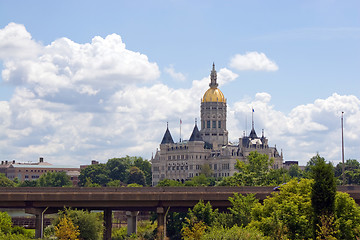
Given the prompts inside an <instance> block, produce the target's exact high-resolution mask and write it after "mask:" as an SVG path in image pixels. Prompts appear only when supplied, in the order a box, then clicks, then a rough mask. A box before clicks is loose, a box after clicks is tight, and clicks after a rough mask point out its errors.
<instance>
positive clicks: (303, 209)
mask: <svg viewBox="0 0 360 240" xmlns="http://www.w3.org/2000/svg"><path fill="white" fill-rule="evenodd" d="M312 184H313V180H309V179H301V180H300V181H299V182H298V181H297V180H296V179H293V180H291V181H289V182H288V183H287V184H284V185H282V186H281V187H280V191H279V192H274V193H273V194H272V195H271V197H269V198H267V199H265V200H264V202H263V204H262V205H261V204H255V205H254V208H253V210H252V214H251V215H252V221H251V222H250V224H249V226H250V227H255V228H256V229H259V230H260V231H261V232H262V233H263V234H264V235H265V236H268V237H270V238H271V239H274V240H275V239H287V238H288V239H309V238H311V237H312V236H313V235H312V228H311V226H312V216H313V209H312V206H311V189H312Z"/></svg>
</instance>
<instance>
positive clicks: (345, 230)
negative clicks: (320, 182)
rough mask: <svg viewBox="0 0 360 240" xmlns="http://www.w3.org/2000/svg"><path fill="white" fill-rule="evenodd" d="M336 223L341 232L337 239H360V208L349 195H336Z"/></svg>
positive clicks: (340, 193) (338, 193) (339, 193)
mask: <svg viewBox="0 0 360 240" xmlns="http://www.w3.org/2000/svg"><path fill="white" fill-rule="evenodd" d="M335 221H336V222H337V224H338V228H339V230H340V231H339V232H338V234H337V239H359V238H360V207H359V206H358V205H357V204H356V203H355V200H354V199H353V198H351V197H350V195H349V194H348V193H343V192H337V193H336V197H335Z"/></svg>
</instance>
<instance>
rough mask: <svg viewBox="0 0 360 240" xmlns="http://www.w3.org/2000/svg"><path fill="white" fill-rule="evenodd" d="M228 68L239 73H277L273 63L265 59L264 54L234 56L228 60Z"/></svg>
mask: <svg viewBox="0 0 360 240" xmlns="http://www.w3.org/2000/svg"><path fill="white" fill-rule="evenodd" d="M229 65H230V67H232V68H234V69H237V70H239V71H244V70H253V71H277V70H278V69H279V67H278V66H277V65H276V63H275V62H274V61H271V60H270V59H268V58H267V56H266V55H265V54H264V53H259V52H247V53H246V54H244V55H241V54H236V55H235V56H234V57H233V58H232V59H231V60H230V64H229Z"/></svg>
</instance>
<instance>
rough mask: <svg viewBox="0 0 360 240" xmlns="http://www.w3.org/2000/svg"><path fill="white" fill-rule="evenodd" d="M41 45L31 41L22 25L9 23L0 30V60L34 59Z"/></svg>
mask: <svg viewBox="0 0 360 240" xmlns="http://www.w3.org/2000/svg"><path fill="white" fill-rule="evenodd" d="M40 51H41V45H40V44H39V43H37V42H35V41H34V40H32V38H31V35H30V33H28V32H27V31H26V29H25V27H24V25H21V24H16V23H9V24H8V25H7V26H6V27H5V28H3V29H0V59H26V58H33V57H36V56H37V54H39V53H40Z"/></svg>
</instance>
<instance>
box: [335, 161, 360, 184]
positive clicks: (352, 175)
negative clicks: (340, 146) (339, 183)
mask: <svg viewBox="0 0 360 240" xmlns="http://www.w3.org/2000/svg"><path fill="white" fill-rule="evenodd" d="M342 166H343V164H342V163H338V164H337V165H336V167H335V177H337V178H339V179H342ZM344 170H345V171H344V175H345V184H358V185H359V184H360V163H359V162H358V161H357V160H356V159H348V160H346V162H345V165H344Z"/></svg>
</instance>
